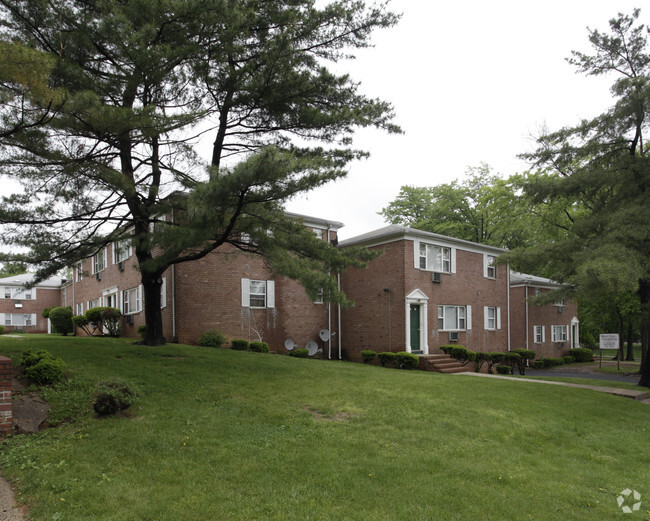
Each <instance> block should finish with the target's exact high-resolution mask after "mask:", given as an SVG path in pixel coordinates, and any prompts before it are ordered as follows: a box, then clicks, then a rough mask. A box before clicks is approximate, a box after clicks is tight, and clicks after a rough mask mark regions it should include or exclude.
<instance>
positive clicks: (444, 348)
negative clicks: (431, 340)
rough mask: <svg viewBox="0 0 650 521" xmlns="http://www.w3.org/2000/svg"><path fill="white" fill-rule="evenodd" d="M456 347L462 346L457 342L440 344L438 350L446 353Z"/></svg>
mask: <svg viewBox="0 0 650 521" xmlns="http://www.w3.org/2000/svg"><path fill="white" fill-rule="evenodd" d="M457 347H463V346H459V345H458V344H445V345H444V346H440V348H439V349H440V351H442V352H443V353H445V354H446V355H448V354H449V352H450V351H451V350H452V349H455V348H457Z"/></svg>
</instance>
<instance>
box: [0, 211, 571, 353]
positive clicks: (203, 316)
mask: <svg viewBox="0 0 650 521" xmlns="http://www.w3.org/2000/svg"><path fill="white" fill-rule="evenodd" d="M294 217H295V218H296V219H299V220H301V221H302V222H303V223H304V225H305V226H307V227H309V228H311V229H312V230H313V231H314V233H316V234H317V235H318V236H319V237H320V238H321V239H322V240H326V241H336V240H337V234H338V230H339V229H340V228H341V227H342V226H343V224H342V223H340V222H334V221H327V220H324V219H319V218H314V217H307V216H299V215H294ZM338 246H339V247H341V248H345V247H348V246H366V247H368V248H370V249H378V250H382V251H383V255H381V256H380V257H378V258H377V259H375V260H373V261H372V262H370V263H369V266H368V268H367V269H350V270H348V271H347V272H345V273H341V274H340V275H338V276H339V280H340V284H341V287H342V289H343V290H344V292H345V293H346V295H347V296H348V297H349V298H350V299H351V300H353V301H354V303H355V304H354V306H353V307H351V308H349V309H344V310H341V309H339V308H338V307H337V306H334V305H331V304H328V303H327V302H323V301H322V300H321V301H316V302H314V301H312V300H311V299H310V298H309V297H308V296H307V294H306V292H305V290H304V289H303V288H302V286H300V285H299V284H298V283H297V282H295V281H292V280H289V279H286V278H281V277H274V276H273V275H272V274H271V271H270V270H269V269H268V267H267V266H266V265H265V262H264V259H263V258H260V257H259V256H256V255H252V254H246V253H243V252H241V251H239V250H236V249H234V248H230V249H229V248H220V249H219V250H218V251H216V252H214V253H213V254H210V255H208V256H206V257H204V258H203V259H200V260H196V261H192V262H188V263H183V264H179V265H178V266H172V267H170V268H169V269H168V270H167V271H166V272H165V273H164V274H163V285H162V290H161V292H162V294H161V297H162V298H161V303H162V304H161V307H162V310H161V311H162V317H163V334H164V336H165V337H166V339H167V340H168V341H177V342H180V343H196V342H197V340H198V338H199V337H200V335H201V334H202V333H203V332H205V331H206V330H208V329H210V328H213V327H215V328H217V329H219V330H220V331H221V332H223V333H224V334H225V335H226V337H228V338H229V339H234V338H245V339H248V340H259V339H262V340H264V341H266V342H268V343H269V345H270V348H271V350H272V351H276V352H284V346H285V343H287V342H289V345H292V344H293V345H296V346H300V347H305V346H308V345H309V346H310V350H311V353H312V354H314V353H316V351H320V352H321V353H322V354H321V355H320V356H323V357H329V358H339V357H340V356H341V355H343V356H345V357H346V358H349V359H353V360H355V359H359V358H360V352H361V350H363V349H373V350H375V351H394V352H395V351H403V350H406V351H409V352H413V353H422V354H435V353H439V352H440V350H439V347H440V346H441V345H444V344H449V343H458V344H459V345H464V346H466V347H467V348H468V349H472V350H474V351H507V350H510V349H517V348H529V349H533V350H535V351H537V352H538V356H559V355H561V354H564V352H566V350H568V349H569V347H575V346H577V345H578V342H579V323H578V319H577V306H576V304H575V302H564V301H562V302H557V303H555V305H552V304H547V305H544V306H537V305H534V304H531V303H530V302H528V300H527V298H528V297H531V296H533V295H534V294H535V293H538V292H540V291H541V292H544V291H550V290H552V289H556V288H557V287H558V284H556V283H553V282H552V281H549V280H548V279H542V278H539V277H532V276H526V275H521V274H515V273H511V272H510V270H509V269H508V267H507V266H496V265H495V264H494V260H495V259H496V257H498V256H499V255H500V254H501V253H503V252H504V250H502V249H500V248H495V247H492V246H486V245H482V244H476V243H472V242H469V241H464V240H460V239H455V238H452V237H446V236H442V235H438V234H433V233H429V232H424V231H421V230H415V229H411V228H405V227H402V226H387V227H384V228H381V229H378V230H375V231H373V232H370V233H367V234H364V235H360V236H358V237H354V238H351V239H348V240H345V241H341V242H340V243H339V244H338ZM135 263H136V261H135V257H134V255H133V251H132V248H131V246H130V245H129V244H127V243H122V244H119V243H115V244H110V245H108V246H107V247H106V248H104V249H102V250H101V251H99V252H97V254H96V255H94V256H93V257H92V258H89V259H85V260H84V261H81V262H79V263H77V264H76V265H75V266H73V277H72V280H70V281H67V282H65V283H64V284H63V285H61V284H58V285H56V284H55V285H54V286H53V287H47V286H45V287H43V289H41V288H40V287H37V288H36V291H34V290H32V293H31V295H30V296H31V297H33V298H32V299H31V300H25V297H26V294H22V293H20V292H19V291H18V289H11V288H13V287H14V286H10V285H9V284H8V283H7V284H6V288H9V289H5V295H4V296H5V299H4V301H3V300H0V303H2V305H4V306H5V307H4V308H0V311H1V312H2V313H3V314H4V316H1V317H0V319H3V323H5V324H7V320H11V321H13V320H19V319H18V318H16V319H14V309H13V308H12V309H11V310H10V309H9V307H11V306H15V305H17V304H16V302H18V300H17V299H15V298H13V297H16V296H21V297H23V299H22V300H21V301H22V302H23V306H27V302H30V305H31V307H29V313H30V314H31V316H30V322H31V323H37V326H38V327H36V328H33V329H30V331H39V332H45V331H47V324H45V322H47V321H45V319H41V321H39V318H38V317H40V312H41V311H42V309H43V308H45V307H47V306H49V305H54V304H56V303H60V304H61V305H66V306H71V307H72V310H73V313H74V314H76V315H77V314H83V313H84V312H85V311H87V310H88V309H90V308H93V307H97V306H112V307H116V308H119V309H120V310H121V311H122V313H123V318H122V319H121V321H122V323H121V328H122V334H123V335H124V336H127V337H137V328H138V326H140V325H142V324H144V311H143V309H144V307H143V304H144V303H143V291H142V287H141V284H140V275H139V272H138V271H137V269H136V266H135ZM59 282H60V281H59ZM2 284H3V282H2V280H0V286H2ZM46 287H47V288H48V289H47V290H46V289H45V288H46ZM57 288H58V289H57ZM46 291H49V292H50V293H46ZM12 292H13V293H12ZM41 297H43V299H41ZM54 301H56V302H54ZM7 306H8V307H7ZM20 309H21V311H22V310H23V309H24V312H23V315H25V313H27V310H28V308H27V307H24V308H20ZM8 316H10V317H11V318H10V319H7V317H8ZM25 316H26V315H25ZM23 320H25V321H26V320H27V319H26V318H25V319H23ZM322 332H325V333H326V334H325V335H322V334H321V333H322ZM78 333H81V332H78Z"/></svg>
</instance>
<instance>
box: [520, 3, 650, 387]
mask: <svg viewBox="0 0 650 521" xmlns="http://www.w3.org/2000/svg"><path fill="white" fill-rule="evenodd" d="M638 16H639V10H635V11H634V12H633V13H632V14H631V15H623V14H619V15H618V16H617V17H616V18H614V19H612V20H611V21H610V22H609V26H610V31H609V33H607V34H605V33H601V32H599V31H597V30H590V31H589V40H590V42H591V44H592V46H593V50H594V51H593V54H583V53H579V52H573V53H572V57H571V58H570V59H569V62H570V63H572V64H574V65H576V66H577V67H578V69H579V70H580V71H581V72H583V73H586V74H588V75H601V74H610V73H611V74H614V75H615V76H616V79H615V80H614V82H613V85H612V89H611V91H612V95H613V96H614V98H615V100H616V102H615V104H614V106H613V107H611V108H610V109H609V110H608V111H607V112H605V113H603V114H601V115H600V116H597V117H595V118H593V119H591V120H585V121H583V122H581V123H580V124H579V125H577V126H575V127H566V128H563V129H560V130H558V131H556V132H552V133H547V134H544V135H542V136H540V137H539V139H538V144H539V148H538V149H537V151H536V152H534V153H533V154H530V155H528V156H526V157H528V158H529V159H530V160H532V161H534V162H535V164H537V165H538V166H540V167H544V168H546V169H547V170H548V173H547V175H545V176H542V177H539V178H537V179H534V180H531V182H529V183H527V185H526V192H527V194H528V195H529V196H530V197H531V198H532V200H533V201H535V202H542V201H550V200H553V199H554V198H557V197H562V198H568V199H573V200H575V201H577V202H579V204H581V205H582V207H583V208H584V210H585V211H584V212H582V213H581V214H580V215H578V216H577V217H576V218H575V219H574V220H573V221H572V223H571V225H570V226H569V227H568V229H567V231H568V233H567V234H566V236H565V238H564V239H563V240H556V241H555V242H548V243H545V244H541V245H539V246H538V247H530V248H528V249H522V250H521V251H517V252H513V254H512V255H511V256H510V259H511V260H512V261H521V262H524V263H526V262H532V263H534V264H537V265H541V266H544V268H545V269H546V270H547V271H548V272H550V273H551V274H552V276H553V278H555V279H556V280H559V281H563V282H570V283H574V284H579V285H580V287H581V288H582V289H584V290H586V291H591V290H593V291H594V292H595V291H605V292H611V293H615V294H621V293H625V292H630V293H634V294H636V295H637V298H638V301H639V303H640V310H641V345H642V353H643V361H642V364H641V382H640V384H641V385H644V386H650V357H648V356H647V349H648V344H649V343H650V228H649V227H648V226H647V223H648V222H650V197H649V196H650V163H649V159H648V154H647V146H646V143H645V140H644V135H645V133H646V129H647V127H648V110H650V83H649V79H650V78H649V75H650V55H649V54H648V52H647V49H646V48H647V31H646V29H645V27H644V26H643V25H640V24H638V22H637V19H638Z"/></svg>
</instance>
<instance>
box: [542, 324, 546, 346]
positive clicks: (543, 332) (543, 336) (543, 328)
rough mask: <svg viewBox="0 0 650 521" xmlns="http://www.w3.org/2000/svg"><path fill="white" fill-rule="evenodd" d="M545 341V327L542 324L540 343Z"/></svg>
mask: <svg viewBox="0 0 650 521" xmlns="http://www.w3.org/2000/svg"><path fill="white" fill-rule="evenodd" d="M544 342H546V328H545V327H544V326H542V343H544Z"/></svg>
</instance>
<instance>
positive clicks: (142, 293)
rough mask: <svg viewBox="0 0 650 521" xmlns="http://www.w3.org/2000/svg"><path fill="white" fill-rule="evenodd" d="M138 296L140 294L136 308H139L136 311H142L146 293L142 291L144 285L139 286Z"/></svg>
mask: <svg viewBox="0 0 650 521" xmlns="http://www.w3.org/2000/svg"><path fill="white" fill-rule="evenodd" d="M137 294H138V302H137V303H136V306H137V308H136V310H137V311H142V308H143V306H142V302H143V301H144V291H143V289H142V284H140V285H139V286H138V291H137Z"/></svg>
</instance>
